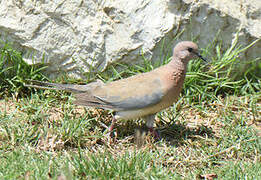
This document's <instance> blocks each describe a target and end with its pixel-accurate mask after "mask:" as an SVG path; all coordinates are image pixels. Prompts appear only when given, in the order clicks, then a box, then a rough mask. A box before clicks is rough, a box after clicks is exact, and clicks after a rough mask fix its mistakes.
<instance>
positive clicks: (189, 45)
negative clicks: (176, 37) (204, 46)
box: [173, 41, 206, 63]
mask: <svg viewBox="0 0 261 180" xmlns="http://www.w3.org/2000/svg"><path fill="white" fill-rule="evenodd" d="M173 58H174V59H180V60H181V61H182V62H184V63H187V62H188V61H189V60H190V59H193V58H200V59H202V60H204V61H206V60H205V59H204V58H203V57H202V56H201V55H200V54H199V53H198V46H197V45H196V44H195V43H193V42H191V41H182V42H180V43H178V44H177V45H176V46H175V48H174V51H173Z"/></svg>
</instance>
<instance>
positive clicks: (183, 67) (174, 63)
mask: <svg viewBox="0 0 261 180" xmlns="http://www.w3.org/2000/svg"><path fill="white" fill-rule="evenodd" d="M187 64H188V63H187V62H182V61H181V60H180V59H175V58H173V59H172V60H171V61H170V62H169V65H170V66H171V67H172V68H173V69H176V70H179V71H185V72H186V71H187Z"/></svg>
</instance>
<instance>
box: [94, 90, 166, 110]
mask: <svg viewBox="0 0 261 180" xmlns="http://www.w3.org/2000/svg"><path fill="white" fill-rule="evenodd" d="M162 97H163V93H162V92H155V93H152V94H150V95H145V96H138V97H130V98H126V99H124V100H120V99H121V98H120V96H111V97H107V98H106V99H104V98H101V97H97V96H95V98H97V99H99V100H100V101H101V102H103V103H104V104H107V105H110V106H111V107H114V108H115V109H120V110H132V109H141V108H145V107H149V106H152V105H155V104H157V103H159V102H160V101H161V99H162Z"/></svg>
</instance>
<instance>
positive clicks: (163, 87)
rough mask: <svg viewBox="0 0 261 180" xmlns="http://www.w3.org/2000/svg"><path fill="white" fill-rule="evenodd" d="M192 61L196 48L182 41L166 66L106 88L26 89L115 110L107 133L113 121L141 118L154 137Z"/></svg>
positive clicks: (41, 83) (58, 86) (77, 86)
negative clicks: (155, 127) (70, 94)
mask: <svg viewBox="0 0 261 180" xmlns="http://www.w3.org/2000/svg"><path fill="white" fill-rule="evenodd" d="M194 57H200V58H201V59H203V58H202V57H201V56H200V55H199V54H198V46H197V45H196V44H195V43H193V42H191V41H183V42H180V43H178V44H177V45H176V47H175V48H174V50H173V57H172V60H171V61H170V62H169V63H168V64H166V65H164V66H161V67H159V68H157V69H155V70H153V71H150V72H147V73H142V74H138V75H135V76H132V77H129V78H126V79H121V80H118V81H114V82H110V83H105V84H104V83H97V84H91V85H82V86H79V85H70V84H69V85H68V84H67V85H62V84H54V83H43V82H37V84H38V85H28V86H31V87H37V88H39V87H44V86H46V85H48V86H52V87H54V88H57V89H61V90H67V91H71V92H73V93H75V97H76V100H75V104H78V105H83V106H89V107H96V108H103V109H111V110H114V111H115V116H114V118H113V122H112V125H111V127H110V129H109V130H110V131H112V128H113V126H114V123H115V122H116V120H119V119H135V118H139V117H142V118H144V119H145V120H146V124H147V126H148V128H149V129H151V131H152V132H154V133H155V136H157V133H156V132H155V131H154V130H153V124H154V116H155V114H156V113H157V112H159V111H161V110H163V109H165V108H167V107H169V106H170V105H172V104H173V103H175V102H176V100H177V99H178V96H179V94H180V92H181V90H182V86H183V82H184V79H185V75H186V69H187V64H188V62H189V60H190V59H192V58H194ZM203 60H204V59H203ZM44 88H45V87H44Z"/></svg>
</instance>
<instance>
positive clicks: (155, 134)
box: [149, 128, 161, 141]
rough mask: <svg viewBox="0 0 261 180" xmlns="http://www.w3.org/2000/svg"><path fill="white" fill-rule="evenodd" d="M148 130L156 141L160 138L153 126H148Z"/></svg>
mask: <svg viewBox="0 0 261 180" xmlns="http://www.w3.org/2000/svg"><path fill="white" fill-rule="evenodd" d="M149 132H150V134H151V135H152V136H153V137H154V139H155V140H156V141H159V140H160V139H161V136H160V133H159V131H157V130H155V129H154V128H149Z"/></svg>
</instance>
